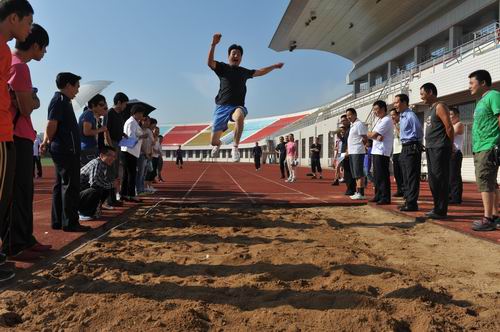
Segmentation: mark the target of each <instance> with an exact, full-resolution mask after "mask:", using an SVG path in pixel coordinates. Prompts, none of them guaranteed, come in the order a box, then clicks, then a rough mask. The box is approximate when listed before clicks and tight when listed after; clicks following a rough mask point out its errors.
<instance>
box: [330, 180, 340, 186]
mask: <svg viewBox="0 0 500 332" xmlns="http://www.w3.org/2000/svg"><path fill="white" fill-rule="evenodd" d="M339 184H340V183H339V180H335V181H334V182H333V183H332V186H338V185H339Z"/></svg>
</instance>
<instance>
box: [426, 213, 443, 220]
mask: <svg viewBox="0 0 500 332" xmlns="http://www.w3.org/2000/svg"><path fill="white" fill-rule="evenodd" d="M425 217H426V218H429V219H436V220H442V219H446V215H445V214H437V213H436V212H434V211H431V212H428V213H426V214H425Z"/></svg>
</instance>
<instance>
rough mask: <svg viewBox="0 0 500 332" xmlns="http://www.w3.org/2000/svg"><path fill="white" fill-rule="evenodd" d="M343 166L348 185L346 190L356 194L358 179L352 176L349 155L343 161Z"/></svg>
mask: <svg viewBox="0 0 500 332" xmlns="http://www.w3.org/2000/svg"><path fill="white" fill-rule="evenodd" d="M342 167H343V168H344V181H345V184H346V186H347V191H346V192H348V193H352V194H354V193H355V192H356V179H355V178H353V176H352V172H351V165H350V162H349V156H347V157H345V158H344V160H343V161H342Z"/></svg>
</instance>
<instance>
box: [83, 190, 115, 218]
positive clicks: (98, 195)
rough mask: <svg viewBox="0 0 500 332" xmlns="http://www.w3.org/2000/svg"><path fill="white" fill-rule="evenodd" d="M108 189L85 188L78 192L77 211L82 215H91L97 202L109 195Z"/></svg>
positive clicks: (95, 208)
mask: <svg viewBox="0 0 500 332" xmlns="http://www.w3.org/2000/svg"><path fill="white" fill-rule="evenodd" d="M109 191H110V189H103V188H87V189H85V190H82V191H81V192H80V207H79V209H78V210H79V212H80V214H82V215H84V216H89V217H91V216H93V215H95V213H96V211H97V207H98V206H99V204H100V203H101V204H102V203H104V201H105V200H106V198H107V197H108V196H109Z"/></svg>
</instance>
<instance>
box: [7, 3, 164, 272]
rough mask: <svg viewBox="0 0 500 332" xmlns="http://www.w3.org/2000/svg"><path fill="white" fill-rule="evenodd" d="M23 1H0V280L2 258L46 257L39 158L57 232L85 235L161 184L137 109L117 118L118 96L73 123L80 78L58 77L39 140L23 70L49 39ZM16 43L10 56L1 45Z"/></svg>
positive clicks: (149, 126) (121, 105)
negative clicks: (38, 224) (36, 216)
mask: <svg viewBox="0 0 500 332" xmlns="http://www.w3.org/2000/svg"><path fill="white" fill-rule="evenodd" d="M33 16H34V10H33V7H32V6H31V4H30V3H29V2H28V1H27V0H1V1H0V37H1V40H0V236H1V241H2V250H1V253H0V281H5V280H9V279H11V278H13V277H14V271H12V270H10V269H5V268H4V269H2V268H1V266H2V265H4V263H5V262H6V260H7V257H15V258H16V259H18V260H32V259H36V258H37V257H39V255H40V253H43V252H47V251H49V250H51V245H46V244H42V243H40V242H39V241H38V240H37V239H36V238H35V236H34V233H33V198H34V178H36V177H42V168H41V162H40V156H41V155H42V154H44V153H46V152H49V153H50V156H51V158H52V160H53V163H54V166H55V170H56V181H55V184H54V187H53V193H52V212H51V223H52V228H53V229H55V230H62V231H64V232H84V231H88V230H89V229H90V227H88V226H83V225H81V224H80V221H86V220H91V219H94V218H98V217H99V216H100V213H101V210H102V209H114V208H115V207H117V206H120V205H122V204H123V201H131V202H140V200H139V199H138V197H137V196H140V195H146V194H149V193H152V192H155V189H154V187H153V183H154V182H158V181H163V179H162V177H161V169H162V161H163V159H162V154H161V141H162V136H161V135H160V132H159V128H158V127H157V121H156V120H155V119H152V118H150V117H149V116H147V114H146V113H147V111H146V109H145V108H144V107H143V106H141V104H135V105H133V106H132V107H130V114H131V116H130V117H129V118H128V119H126V118H125V117H124V116H123V112H124V111H125V110H126V109H127V104H128V102H129V99H128V97H127V96H126V95H125V94H124V93H121V92H119V93H117V94H116V96H115V97H114V100H113V102H114V106H113V108H111V109H109V110H108V106H107V102H106V98H105V97H104V96H102V95H100V94H98V95H96V96H94V97H92V99H91V100H90V101H89V102H88V105H87V107H86V108H85V109H84V111H83V113H82V115H81V116H80V117H79V119H77V117H76V115H75V111H74V109H73V106H72V102H71V100H72V99H73V98H75V96H76V94H77V93H78V90H79V87H80V80H81V77H80V76H78V75H75V74H73V73H68V72H63V73H59V74H58V75H57V77H56V80H55V81H56V86H57V92H56V93H55V94H54V97H53V98H52V100H51V101H50V104H49V107H48V116H47V119H48V121H47V125H46V129H45V133H44V137H43V141H41V140H40V138H39V137H38V136H37V133H36V131H35V130H34V128H33V124H32V121H31V114H32V112H33V111H34V110H36V109H38V108H39V107H40V100H39V99H38V97H37V92H38V90H37V89H36V88H35V87H33V86H32V81H31V74H30V69H29V66H28V63H29V62H30V61H32V60H35V61H41V60H42V59H43V57H44V55H45V53H46V52H47V47H48V45H49V34H48V32H47V31H46V30H45V29H44V28H43V27H42V26H41V25H39V24H34V23H33ZM12 39H15V40H16V43H15V47H14V49H12V50H11V49H10V48H9V46H8V45H7V42H8V41H10V40H12Z"/></svg>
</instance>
